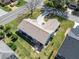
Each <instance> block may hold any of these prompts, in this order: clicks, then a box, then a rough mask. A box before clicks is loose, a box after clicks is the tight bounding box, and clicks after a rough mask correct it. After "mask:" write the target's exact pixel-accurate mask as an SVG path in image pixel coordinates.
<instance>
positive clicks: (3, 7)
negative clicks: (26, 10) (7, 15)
mask: <svg viewBox="0 0 79 59" xmlns="http://www.w3.org/2000/svg"><path fill="white" fill-rule="evenodd" d="M0 8H1V9H3V10H4V11H6V12H10V11H11V10H12V9H11V8H9V7H8V6H1V5H0Z"/></svg>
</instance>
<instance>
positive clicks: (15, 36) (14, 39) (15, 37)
mask: <svg viewBox="0 0 79 59" xmlns="http://www.w3.org/2000/svg"><path fill="white" fill-rule="evenodd" d="M11 39H12V41H13V42H15V41H16V40H17V39H18V36H17V35H15V34H13V35H12V37H11Z"/></svg>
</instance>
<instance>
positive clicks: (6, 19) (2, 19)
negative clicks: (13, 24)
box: [0, 4, 28, 25]
mask: <svg viewBox="0 0 79 59" xmlns="http://www.w3.org/2000/svg"><path fill="white" fill-rule="evenodd" d="M27 10H28V9H27V4H26V5H24V6H22V7H20V8H18V9H16V10H15V11H11V12H9V13H7V14H5V15H3V16H1V17H0V24H1V25H4V24H7V23H9V22H10V21H12V20H14V19H16V17H17V16H19V15H22V14H24V13H25V12H26V11H27Z"/></svg>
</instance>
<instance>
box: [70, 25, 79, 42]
mask: <svg viewBox="0 0 79 59" xmlns="http://www.w3.org/2000/svg"><path fill="white" fill-rule="evenodd" d="M68 35H69V36H70V37H73V38H75V39H77V40H79V26H76V27H75V28H73V29H71V31H70V32H69V34H68Z"/></svg>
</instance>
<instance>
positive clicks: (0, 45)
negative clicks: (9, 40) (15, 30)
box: [0, 40, 18, 59]
mask: <svg viewBox="0 0 79 59" xmlns="http://www.w3.org/2000/svg"><path fill="white" fill-rule="evenodd" d="M0 59H18V57H17V56H16V54H15V53H14V52H13V50H12V49H11V48H9V47H8V46H7V45H6V44H5V43H4V42H3V41H2V40H1V41H0Z"/></svg>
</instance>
